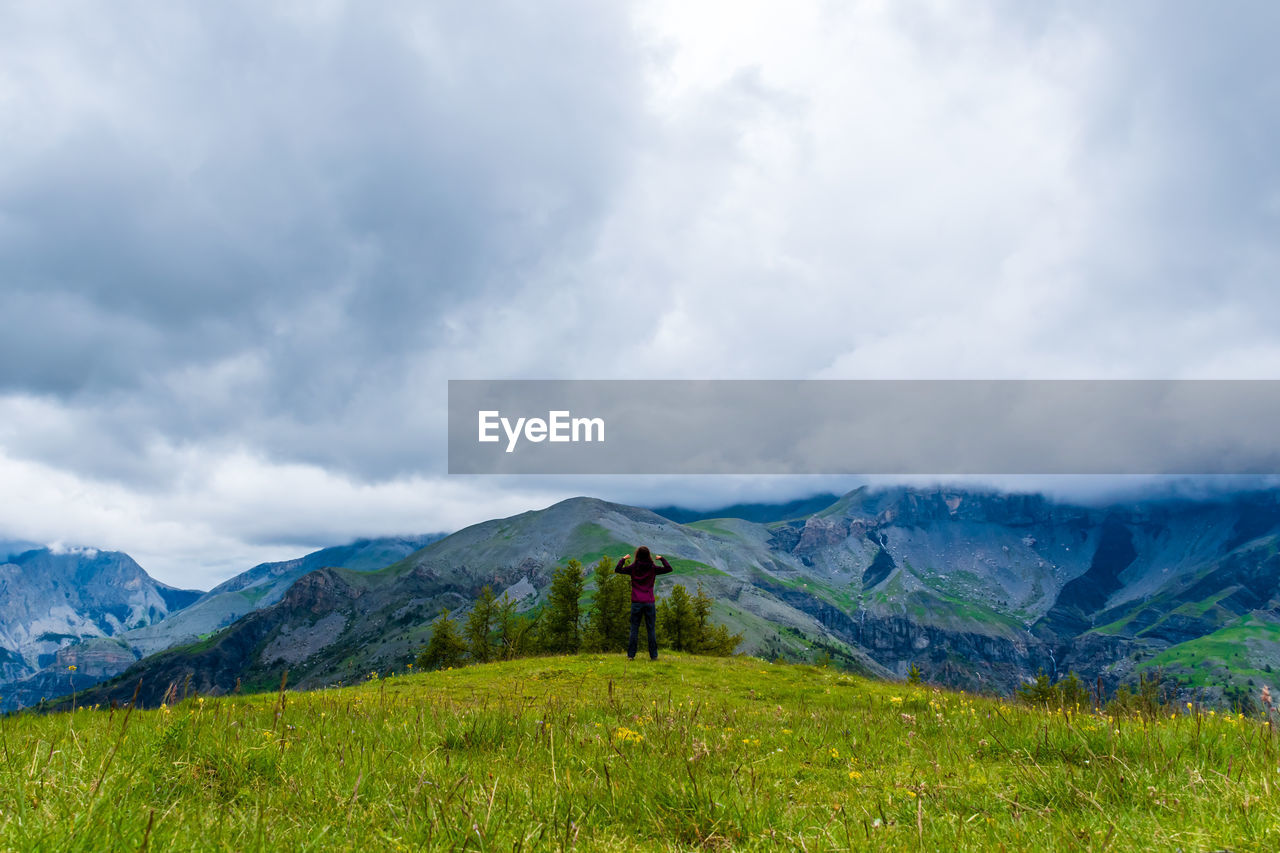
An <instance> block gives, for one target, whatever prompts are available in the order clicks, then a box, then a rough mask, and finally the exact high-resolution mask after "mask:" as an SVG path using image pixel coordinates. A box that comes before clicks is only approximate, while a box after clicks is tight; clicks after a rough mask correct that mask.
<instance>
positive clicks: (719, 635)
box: [690, 584, 742, 657]
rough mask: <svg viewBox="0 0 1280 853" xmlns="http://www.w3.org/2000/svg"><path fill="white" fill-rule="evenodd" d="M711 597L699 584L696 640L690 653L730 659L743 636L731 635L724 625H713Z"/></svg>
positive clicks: (694, 616)
mask: <svg viewBox="0 0 1280 853" xmlns="http://www.w3.org/2000/svg"><path fill="white" fill-rule="evenodd" d="M712 603H713V602H712V600H711V596H709V595H707V591H706V590H705V589H703V588H702V584H698V592H697V593H696V594H695V595H694V596H693V601H692V608H693V621H694V632H695V633H694V640H693V644H692V647H691V648H690V651H692V652H694V653H696V654H700V655H718V656H720V657H728V656H729V655H731V654H733V653H734V651H735V650H736V649H737V648H738V646H739V645H740V644H741V643H742V635H741V634H730V633H729V629H728V628H727V627H726V626H724V625H713V624H712V623H711V605H712Z"/></svg>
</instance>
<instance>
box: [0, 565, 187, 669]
mask: <svg viewBox="0 0 1280 853" xmlns="http://www.w3.org/2000/svg"><path fill="white" fill-rule="evenodd" d="M199 596H200V593H199V592H195V591H192V590H181V589H175V588H173V587H171V586H167V585H166V584H162V583H160V582H159V581H156V580H155V579H153V578H152V577H151V576H149V575H148V574H147V573H146V572H145V571H143V569H142V567H141V566H139V565H138V564H137V563H135V562H134V561H133V559H132V558H130V557H129V555H128V554H122V553H120V552H118V551H96V550H92V549H73V550H65V551H58V552H55V551H52V550H50V549H48V548H39V549H34V550H30V551H25V552H23V553H20V554H16V555H11V556H10V557H9V558H8V560H7V561H6V562H5V563H4V564H3V565H0V649H3V650H4V652H5V654H4V655H3V659H2V662H0V689H3V688H4V686H6V685H8V684H10V683H12V682H14V681H17V680H19V679H22V678H27V677H30V676H32V675H34V674H36V673H37V672H38V671H40V670H41V669H43V668H44V667H47V666H50V665H54V664H55V663H56V664H58V665H61V666H62V669H63V673H62V674H63V676H64V677H66V676H67V673H68V672H70V670H68V669H67V667H69V666H71V665H76V667H77V671H79V670H80V668H81V667H80V665H79V663H78V662H77V659H76V658H74V657H64V655H63V653H64V652H65V651H66V649H67V648H68V647H70V646H72V645H73V644H75V643H78V642H80V641H82V640H85V639H108V638H114V637H118V636H120V635H121V634H123V633H125V632H127V631H129V630H131V629H136V628H142V627H145V626H149V625H152V624H154V623H156V622H159V621H160V620H162V619H164V618H165V617H167V616H169V615H170V614H171V613H174V612H177V611H179V610H181V609H182V608H183V607H186V606H187V605H188V604H190V603H191V602H193V601H195V600H196V599H197V598H198V597H199ZM108 645H109V646H113V647H115V648H116V649H117V650H118V649H119V646H118V644H115V643H111V642H110V640H109V639H108ZM128 657H129V658H130V659H133V658H134V656H133V655H129V656H128ZM103 659H104V655H103V654H99V655H97V656H93V655H89V656H87V657H86V660H85V662H84V666H85V668H86V670H93V669H95V668H100V667H101V665H102V662H103Z"/></svg>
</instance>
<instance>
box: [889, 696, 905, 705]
mask: <svg viewBox="0 0 1280 853" xmlns="http://www.w3.org/2000/svg"><path fill="white" fill-rule="evenodd" d="M889 701H890V702H892V703H893V704H895V705H901V704H902V697H901V696H890V697H889Z"/></svg>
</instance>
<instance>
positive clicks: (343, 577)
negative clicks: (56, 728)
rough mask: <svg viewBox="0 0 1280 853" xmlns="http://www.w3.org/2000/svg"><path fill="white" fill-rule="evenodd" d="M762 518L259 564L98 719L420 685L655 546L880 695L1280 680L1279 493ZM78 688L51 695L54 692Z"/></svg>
mask: <svg viewBox="0 0 1280 853" xmlns="http://www.w3.org/2000/svg"><path fill="white" fill-rule="evenodd" d="M667 512H668V513H669V514H676V513H675V512H674V511H672V510H670V509H668V510H667ZM744 514H745V513H744ZM751 514H752V519H751V520H748V519H745V518H734V517H721V518H707V517H700V516H701V515H705V514H697V513H691V514H690V515H689V516H686V517H685V518H686V520H687V521H688V523H679V522H677V521H675V520H673V519H672V518H670V517H668V516H666V515H663V514H660V513H657V512H654V511H652V510H647V509H642V508H638V507H631V506H625V505H621V504H613V503H608V502H605V501H601V500H597V499H593V498H574V499H570V500H567V501H563V502H561V503H558V504H555V505H553V506H551V507H548V508H546V509H542V510H537V511H531V512H526V513H522V514H520V515H516V516H512V517H510V518H505V519H495V520H492V521H487V522H483V523H481V524H477V525H473V526H471V527H468V528H465V529H463V530H460V531H458V532H456V533H454V534H452V535H450V536H447V537H444V538H440V539H438V540H437V541H432V542H429V543H418V542H415V541H413V540H394V542H392V541H390V540H370V541H368V542H366V543H364V544H360V543H357V544H356V545H353V546H348V548H349V549H350V550H349V551H344V550H343V549H328V551H329V553H326V552H317V554H314V555H309V556H308V557H307V558H303V559H301V560H298V561H291V562H290V563H288V564H270V566H271V567H267V566H260V567H256V568H255V569H253V570H250V572H247V573H246V574H245V575H241V576H239V577H238V578H235V579H233V580H231V581H228V582H227V583H226V584H223V585H222V586H221V587H219V588H218V589H217V590H213V591H211V592H210V593H207V594H205V596H203V597H201V598H200V599H198V600H196V601H195V602H193V603H191V604H190V605H189V606H188V607H186V608H184V609H181V610H176V612H174V613H172V614H167V615H166V618H163V619H152V620H150V621H148V622H147V623H146V624H144V625H139V626H129V627H128V630H127V631H121V632H118V633H119V635H120V636H124V635H125V634H127V635H128V639H125V640H123V642H124V643H125V645H128V646H129V653H130V655H136V656H139V657H141V659H140V660H138V661H137V662H133V663H131V666H130V667H129V669H128V670H127V671H126V672H124V673H122V674H120V675H118V676H116V677H115V678H114V679H110V680H108V681H106V682H104V683H103V684H101V685H100V686H98V687H97V688H94V689H93V690H91V691H90V693H89V694H88V695H87V696H82V698H81V701H98V702H104V701H109V700H124V699H128V698H129V695H130V694H131V693H132V691H133V689H134V687H135V685H136V684H137V683H138V681H139V679H141V682H142V687H141V689H140V695H141V696H142V698H143V700H144V701H146V702H148V703H151V704H154V703H157V702H158V701H159V700H160V697H162V696H163V695H164V693H165V692H166V691H168V689H169V688H170V685H175V686H177V687H180V688H183V689H185V690H193V691H199V692H202V693H213V692H225V691H231V690H235V689H237V687H239V689H242V690H248V689H260V688H261V689H265V688H270V687H274V686H276V685H278V684H279V683H280V680H281V678H282V676H284V675H285V673H286V671H287V673H288V682H289V683H290V684H291V685H296V686H302V687H313V686H322V685H327V684H333V683H337V682H341V681H350V680H354V679H359V678H363V677H366V676H367V675H368V673H370V672H371V671H379V672H382V671H388V670H393V669H402V668H403V667H405V666H407V664H408V663H409V662H411V661H412V659H413V657H414V655H415V653H416V651H417V650H418V649H419V648H420V647H421V646H422V644H423V643H424V642H425V639H426V636H427V635H428V633H429V631H430V624H431V621H432V620H433V619H435V618H436V617H437V615H438V614H439V613H440V611H441V610H442V609H444V608H449V609H452V610H454V611H455V612H457V611H459V610H465V608H466V607H467V606H468V605H469V604H470V602H471V601H472V600H473V599H474V597H475V596H476V595H477V593H478V592H479V591H480V589H481V587H482V586H484V585H491V586H493V588H494V589H495V591H497V592H500V593H501V592H504V591H505V592H507V593H508V594H509V595H511V596H513V597H515V598H517V599H519V600H520V601H521V602H522V606H524V607H526V608H533V607H537V606H538V604H539V603H540V601H541V600H542V599H543V597H544V596H545V593H546V589H547V586H548V584H549V581H550V576H551V573H552V571H553V570H554V569H555V567H556V566H558V565H561V564H563V563H564V561H566V560H568V559H570V558H576V559H579V560H581V561H583V562H584V563H585V564H590V563H592V562H594V561H596V560H598V559H600V558H601V557H603V556H609V557H616V556H618V555H620V554H624V553H627V552H629V551H631V550H633V548H634V547H635V546H637V545H641V544H647V545H649V546H650V547H651V548H652V549H654V551H655V553H662V554H665V555H667V556H668V558H669V559H671V561H672V563H673V565H674V566H675V569H676V571H675V573H674V574H673V575H670V576H667V577H665V578H663V579H662V581H661V582H660V584H665V588H666V589H670V587H671V585H672V584H674V583H684V584H686V585H687V586H689V587H690V588H692V587H693V586H694V585H696V584H702V585H703V586H704V587H705V588H706V590H707V591H708V592H709V593H710V594H711V595H712V596H713V597H714V599H715V600H716V606H715V618H716V619H717V620H718V621H721V622H724V623H725V624H727V625H728V626H729V627H730V628H731V629H732V630H734V631H738V632H741V633H742V634H743V635H744V637H745V641H744V645H743V649H742V650H743V651H746V652H750V653H753V654H758V655H761V656H765V657H769V658H773V657H778V656H781V657H786V658H790V659H803V660H824V661H825V660H828V659H829V660H831V661H833V662H834V663H836V664H838V665H841V666H844V667H846V668H850V669H854V670H858V671H860V672H864V673H869V674H873V675H878V676H882V677H894V676H897V677H901V676H903V675H905V674H906V673H907V671H908V669H909V668H910V667H912V666H915V667H917V668H918V669H919V670H920V672H921V673H922V674H923V675H924V677H925V678H926V679H927V680H930V681H934V682H937V683H943V684H948V685H952V686H959V687H964V688H968V689H978V690H985V691H990V692H999V693H1008V692H1010V691H1012V690H1013V689H1014V688H1015V687H1017V686H1018V685H1019V684H1021V683H1023V682H1025V681H1026V680H1027V679H1029V678H1031V677H1034V676H1035V675H1036V674H1037V673H1038V672H1041V671H1043V672H1045V673H1047V674H1049V675H1050V676H1051V677H1054V678H1057V677H1060V676H1063V675H1065V674H1066V673H1068V672H1071V671H1074V672H1077V673H1078V674H1079V675H1080V676H1081V677H1082V678H1083V679H1085V680H1086V681H1087V682H1088V683H1089V684H1090V685H1093V684H1094V683H1095V682H1100V683H1101V685H1102V686H1103V688H1104V689H1107V690H1112V689H1114V688H1115V687H1116V686H1117V685H1118V684H1120V683H1122V682H1127V681H1132V680H1133V679H1135V678H1137V677H1138V676H1139V675H1141V674H1144V673H1149V672H1156V671H1160V672H1162V673H1164V674H1165V675H1166V676H1168V677H1170V678H1172V679H1176V680H1178V681H1180V682H1181V683H1182V685H1183V687H1182V689H1183V690H1184V691H1191V692H1195V693H1196V694H1197V695H1198V696H1199V697H1200V698H1202V699H1205V700H1207V701H1232V700H1236V699H1239V698H1240V697H1241V696H1242V695H1244V692H1245V691H1247V690H1249V689H1251V685H1250V681H1254V682H1257V683H1265V682H1266V681H1267V679H1269V677H1270V674H1271V672H1272V670H1273V668H1274V667H1275V666H1280V643H1277V642H1276V641H1277V639H1280V556H1278V545H1280V539H1278V537H1280V493H1278V492H1272V491H1267V492H1254V493H1247V494H1238V495H1230V496H1224V497H1219V498H1215V499H1208V500H1173V499H1161V500H1146V501H1135V502H1131V503H1126V504H1117V505H1112V506H1104V507H1093V506H1080V505H1072V504H1067V503H1062V502H1057V501H1053V500H1050V499H1049V498H1046V497H1044V496H1042V495H1035V494H1027V495H1023V494H998V493H987V492H974V491H965V490H954V489H945V488H943V489H938V488H935V489H909V488H892V489H883V490H872V489H867V488H863V489H858V490H855V491H853V492H850V493H849V494H846V495H844V496H841V497H839V498H837V499H835V500H833V501H831V502H830V503H827V504H826V505H825V506H822V507H821V508H818V509H815V508H814V507H812V506H806V505H788V506H784V507H775V508H774V509H773V510H772V511H771V510H769V508H768V507H767V506H766V507H761V506H758V505H757V506H754V507H752V509H751ZM690 517H692V518H694V519H695V520H689V518H690ZM344 562H345V563H346V564H347V565H345V566H344V565H343V563H344ZM379 563H381V564H382V566H381V567H378V566H377V565H376V564H379ZM285 566H287V567H288V568H282V567H285ZM255 596H256V598H255ZM236 597H238V598H236ZM251 599H252V600H251ZM3 616H4V618H5V619H6V622H7V620H8V618H9V617H8V614H7V612H3ZM166 626H167V627H166ZM107 637H110V639H105V638H107ZM106 642H117V643H118V642H121V640H120V639H119V637H117V636H115V635H108V634H107V633H106V632H104V633H103V637H102V638H96V639H92V640H90V641H89V642H85V643H80V644H78V645H71V646H68V647H67V648H65V649H62V650H61V651H60V654H61V655H62V656H63V657H64V659H66V660H68V661H69V660H72V659H79V658H78V657H77V656H79V655H82V654H85V653H88V652H90V651H91V650H93V649H94V648H95V647H101V646H102V645H103V644H104V643H106ZM173 642H178V643H179V644H178V645H172V643H173ZM165 643H170V644H171V646H170V647H167V648H161V647H162V646H164V644H165ZM148 652H151V653H150V654H148ZM144 654H145V655H146V656H145V657H142V655H144ZM121 663H125V662H124V661H121ZM117 666H118V665H117ZM54 674H55V675H59V673H57V672H56V671H55V673H54ZM58 683H65V679H63V680H62V681H61V682H56V681H55V683H54V684H52V685H39V684H38V685H34V686H35V687H37V688H40V689H47V692H44V693H42V694H41V695H42V696H52V695H54V692H53V691H52V688H53V687H56V686H57V684H58ZM61 692H65V688H64V689H63V690H62V691H61ZM8 695H14V693H13V692H10V693H9V694H8ZM33 697H34V699H35V701H38V699H39V698H40V697H37V696H35V695H34V692H32V691H31V690H27V691H26V692H23V693H22V696H21V701H20V702H17V701H12V700H9V701H10V702H11V704H31V702H32V701H33Z"/></svg>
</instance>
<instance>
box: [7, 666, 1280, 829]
mask: <svg viewBox="0 0 1280 853" xmlns="http://www.w3.org/2000/svg"><path fill="white" fill-rule="evenodd" d="M369 676H370V677H369V678H368V680H367V681H365V682H364V683H361V684H359V685H355V686H349V687H342V688H335V689H329V690H319V691H314V692H310V693H294V692H291V691H287V690H286V691H284V692H280V693H268V694H257V695H247V696H231V697H221V698H207V697H188V698H186V699H184V700H182V701H180V702H178V703H177V704H175V705H174V706H172V707H165V708H161V709H158V710H148V711H132V712H127V711H124V710H119V709H116V710H111V709H105V708H80V709H78V710H76V711H74V712H71V713H60V714H47V715H37V714H30V713H28V714H21V715H15V716H10V717H7V718H3V719H0V742H2V747H0V848H4V849H14V850H48V851H64V850H129V851H136V850H144V849H145V850H267V849H270V850H281V849H284V850H420V849H430V850H437V849H438V850H504V851H507V850H561V849H578V850H720V849H742V850H751V849H759V850H779V849H781V850H797V851H818V850H848V849H854V850H860V849H884V850H898V849H901V850H922V849H923V850H957V849H960V850H964V849H970V850H998V849H1006V850H1144V849H1168V850H1173V849H1181V850H1188V851H1190V850H1216V849H1231V850H1275V849H1280V791H1278V790H1277V787H1276V786H1277V785H1280V766H1278V765H1280V758H1278V750H1277V741H1276V737H1275V734H1274V732H1273V730H1272V727H1271V726H1270V724H1269V723H1268V721H1266V720H1264V719H1256V718H1241V717H1240V716H1239V715H1227V714H1223V713H1211V712H1207V711H1206V712H1200V711H1199V710H1198V709H1196V708H1186V707H1184V708H1180V709H1178V710H1177V711H1176V712H1173V713H1170V712H1165V713H1163V714H1161V715H1160V716H1159V717H1158V718H1143V717H1118V718H1117V717H1110V716H1107V715H1106V714H1105V713H1098V712H1094V711H1093V710H1092V709H1088V708H1079V709H1078V708H1070V709H1062V708H1057V709H1051V710H1049V709H1037V708H1032V707H1028V706H1025V705H1018V704H1013V703H1010V702H1006V701H1002V700H998V699H992V698H986V697H979V696H972V695H966V694H964V693H955V692H948V691H941V690H936V689H933V688H930V687H928V686H911V685H906V684H897V683H889V682H876V681H868V680H865V679H862V678H857V677H854V676H851V675H848V674H845V673H842V672H840V671H838V670H834V669H822V668H815V667H809V666H798V665H784V664H770V663H765V662H763V661H761V660H758V659H755V658H750V657H742V656H740V657H732V658H702V657H691V656H686V655H681V654H667V655H666V656H664V657H663V658H662V659H661V660H659V661H658V662H656V663H650V662H649V661H643V660H641V661H636V662H634V663H628V662H627V661H626V660H625V659H624V657H623V656H622V655H613V656H599V655H579V656H573V657H544V658H529V659H524V660H516V661H510V662H505V663H495V664H486V665H481V666H474V667H468V668H465V669H457V670H448V671H444V672H428V673H413V672H407V673H395V674H390V673H381V674H373V673H371V674H369Z"/></svg>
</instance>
